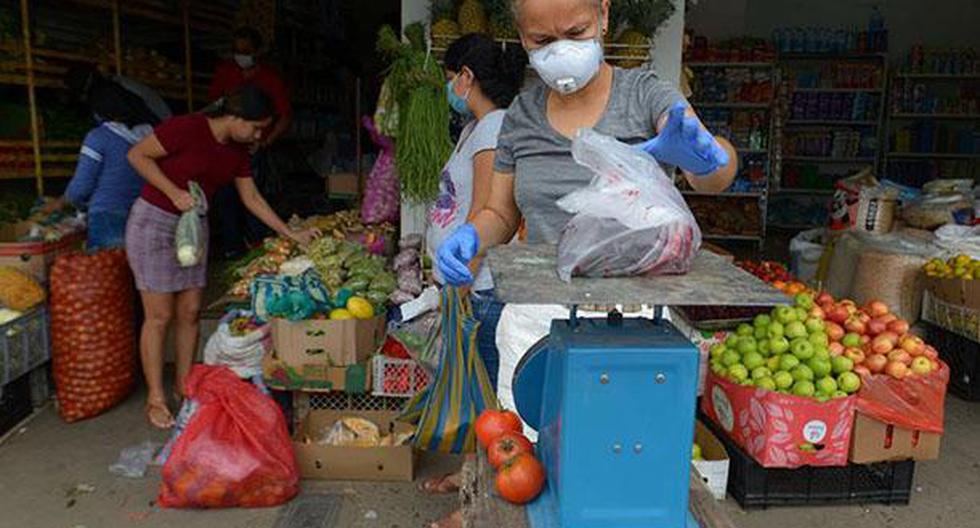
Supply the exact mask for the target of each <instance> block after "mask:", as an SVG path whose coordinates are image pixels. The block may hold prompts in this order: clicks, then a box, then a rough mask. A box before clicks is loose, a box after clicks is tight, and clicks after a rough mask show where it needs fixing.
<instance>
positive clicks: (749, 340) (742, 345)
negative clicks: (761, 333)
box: [737, 336, 758, 354]
mask: <svg viewBox="0 0 980 528" xmlns="http://www.w3.org/2000/svg"><path fill="white" fill-rule="evenodd" d="M737 349H738V353H739V354H748V353H749V352H755V351H756V350H757V349H758V347H757V346H756V342H755V338H754V337H752V336H742V337H740V338H738V347H737Z"/></svg>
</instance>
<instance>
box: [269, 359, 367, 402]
mask: <svg viewBox="0 0 980 528" xmlns="http://www.w3.org/2000/svg"><path fill="white" fill-rule="evenodd" d="M262 374H263V377H264V378H265V383H266V385H268V386H269V387H271V388H273V389H276V390H284V391H285V390H289V391H307V392H347V393H351V394H363V393H365V392H367V391H368V390H370V389H371V369H370V368H367V367H366V366H365V365H348V366H346V367H330V366H327V365H309V364H308V365H300V366H298V367H296V366H293V365H289V364H287V363H284V362H282V361H280V360H278V359H276V357H275V352H273V353H272V355H267V356H265V358H263V360H262Z"/></svg>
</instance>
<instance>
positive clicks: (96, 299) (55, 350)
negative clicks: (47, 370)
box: [50, 249, 137, 422]
mask: <svg viewBox="0 0 980 528" xmlns="http://www.w3.org/2000/svg"><path fill="white" fill-rule="evenodd" d="M133 296H134V291H133V278H132V275H131V274H130V271H129V264H128V263H127V261H126V253H125V252H123V251H122V250H121V249H116V250H107V251H100V252H98V253H94V254H91V255H89V254H84V253H78V252H75V253H69V254H66V255H62V256H60V257H58V259H57V260H56V261H55V263H54V266H53V267H52V269H51V294H50V297H51V349H52V354H51V356H52V369H53V371H54V381H55V387H56V393H57V396H58V412H59V413H60V414H61V417H62V418H63V419H64V420H65V421H67V422H75V421H78V420H83V419H85V418H91V417H93V416H96V415H98V414H101V413H103V412H105V411H107V410H109V409H111V408H112V407H114V406H116V405H117V404H118V403H120V402H121V401H123V400H124V399H126V397H127V396H128V395H129V393H130V392H131V391H132V389H133V385H134V383H135V381H136V377H137V368H136V353H135V347H136V321H135V313H134V305H133Z"/></svg>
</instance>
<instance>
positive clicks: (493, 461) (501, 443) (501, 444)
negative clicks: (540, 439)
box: [487, 432, 534, 469]
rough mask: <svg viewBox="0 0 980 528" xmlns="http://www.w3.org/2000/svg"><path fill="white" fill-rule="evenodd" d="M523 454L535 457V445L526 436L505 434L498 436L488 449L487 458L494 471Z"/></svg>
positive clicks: (512, 433) (511, 433) (515, 433)
mask: <svg viewBox="0 0 980 528" xmlns="http://www.w3.org/2000/svg"><path fill="white" fill-rule="evenodd" d="M522 453H527V454H530V455H533V454H534V445H532V444H531V441H530V440H528V439H527V438H526V437H525V436H524V435H522V434H521V433H517V432H509V433H504V434H502V435H500V436H498V437H497V439H496V440H494V441H493V442H491V443H490V447H488V448H487V458H488V459H489V460H490V465H491V466H493V467H494V469H497V468H499V467H500V466H502V465H504V464H505V463H507V462H508V461H510V459H512V458H514V457H516V456H517V455H520V454H522Z"/></svg>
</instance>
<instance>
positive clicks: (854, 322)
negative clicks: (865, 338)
mask: <svg viewBox="0 0 980 528" xmlns="http://www.w3.org/2000/svg"><path fill="white" fill-rule="evenodd" d="M844 329H846V330H847V331H848V332H854V333H855V334H863V333H864V332H865V330H866V328H865V326H864V323H863V322H862V321H861V318H860V317H856V316H853V315H852V316H850V317H848V318H847V320H846V321H844Z"/></svg>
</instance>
